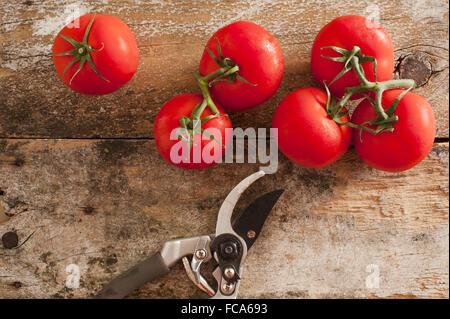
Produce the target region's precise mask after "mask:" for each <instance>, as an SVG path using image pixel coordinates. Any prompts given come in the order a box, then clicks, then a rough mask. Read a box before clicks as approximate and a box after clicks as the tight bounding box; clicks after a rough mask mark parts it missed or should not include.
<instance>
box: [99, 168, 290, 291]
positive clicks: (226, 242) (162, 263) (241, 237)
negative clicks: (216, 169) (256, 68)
mask: <svg viewBox="0 0 450 319" xmlns="http://www.w3.org/2000/svg"><path fill="white" fill-rule="evenodd" d="M264 175H265V173H264V171H258V172H256V173H254V174H252V175H250V176H248V177H247V178H245V179H244V180H242V181H241V182H240V183H239V184H238V185H236V187H234V188H233V190H232V191H231V192H230V193H229V194H228V196H227V197H226V198H225V200H224V202H223V203H222V206H221V207H220V210H219V214H218V217H217V225H216V233H215V234H212V235H203V236H198V237H190V238H180V239H174V240H170V241H167V242H166V243H165V244H164V246H163V248H162V250H161V251H160V252H157V253H156V254H154V255H153V256H151V257H150V258H148V259H146V260H144V261H142V262H140V263H139V264H137V265H136V266H134V267H132V268H131V269H129V270H127V271H126V272H125V273H123V274H121V275H119V276H118V277H116V278H115V279H113V280H112V281H111V282H110V283H109V284H107V285H106V286H105V287H104V288H103V289H102V290H101V292H100V293H99V294H98V295H97V296H96V298H100V299H116V298H123V297H125V296H126V295H128V294H129V293H130V292H132V291H133V290H135V289H137V288H138V287H139V286H141V285H142V284H144V283H146V282H148V281H151V280H154V279H156V278H158V277H161V276H164V275H165V274H167V273H168V272H169V271H170V267H172V266H173V265H174V264H175V263H177V262H178V261H179V260H180V259H182V261H183V265H184V267H185V269H186V272H187V275H188V277H189V279H190V280H192V282H193V283H194V284H195V285H196V286H197V287H198V288H200V289H201V290H203V291H204V292H206V293H207V294H208V295H209V296H210V297H211V298H236V296H237V293H238V289H239V284H240V280H241V275H242V270H243V266H242V265H243V263H244V261H245V258H246V256H247V252H248V250H249V249H250V248H251V247H252V245H253V243H254V242H255V241H256V239H257V238H258V235H259V233H260V232H261V229H262V227H263V225H264V222H265V221H266V218H267V216H268V215H269V213H270V211H271V210H272V208H273V206H274V205H275V204H276V202H277V201H278V198H279V197H280V196H281V194H282V193H283V190H276V191H272V192H269V193H266V194H264V195H262V196H260V197H258V198H257V199H255V200H254V201H253V202H252V203H251V204H250V205H249V206H248V207H247V208H246V209H245V210H243V211H242V213H241V214H239V215H238V216H237V217H236V218H235V219H234V222H233V223H232V222H231V217H232V215H233V211H234V208H235V206H236V203H237V202H238V200H239V198H240V196H241V195H242V193H243V192H244V191H245V190H246V189H247V188H248V187H249V186H250V185H251V184H252V183H253V182H255V181H256V180H258V179H259V178H261V177H262V176H264ZM189 256H192V259H191V260H190V261H189V259H188V257H189ZM212 258H214V259H215V260H216V262H217V264H218V265H217V267H216V268H215V270H214V271H213V272H212V275H213V277H214V278H215V279H216V281H217V284H218V285H217V290H215V289H213V288H212V287H211V286H210V285H209V283H208V282H207V281H206V279H205V278H204V277H203V276H202V274H201V273H200V268H201V265H202V264H203V263H206V262H208V261H209V260H211V259H212Z"/></svg>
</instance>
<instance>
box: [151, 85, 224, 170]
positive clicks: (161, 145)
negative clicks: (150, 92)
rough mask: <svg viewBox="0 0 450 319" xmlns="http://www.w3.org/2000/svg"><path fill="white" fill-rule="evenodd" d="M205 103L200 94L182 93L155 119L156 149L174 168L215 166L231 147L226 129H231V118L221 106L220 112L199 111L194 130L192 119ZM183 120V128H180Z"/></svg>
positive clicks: (167, 103) (166, 105)
mask: <svg viewBox="0 0 450 319" xmlns="http://www.w3.org/2000/svg"><path fill="white" fill-rule="evenodd" d="M202 102H203V96H202V95H200V94H190V93H186V94H180V95H177V96H175V97H173V98H172V99H170V100H169V101H167V102H166V103H165V104H164V105H163V107H162V108H161V110H160V111H159V112H158V114H157V116H156V119H155V122H154V136H155V141H156V146H157V148H158V151H159V153H160V154H161V156H162V157H163V158H164V159H165V160H166V161H167V162H168V163H170V164H172V165H174V166H177V167H181V168H185V169H202V168H206V167H210V166H213V165H214V164H216V162H218V161H220V160H221V158H222V156H223V155H225V151H226V149H227V146H228V145H227V143H228V140H227V139H226V132H225V130H226V129H227V128H231V121H230V118H229V117H228V116H227V115H226V113H225V111H224V110H223V109H222V108H221V107H220V106H218V105H216V108H217V109H216V111H217V113H214V112H212V110H211V109H210V108H204V110H203V111H202V112H201V113H200V112H198V113H199V114H198V119H199V123H198V126H197V129H195V127H194V125H195V122H194V121H195V120H193V121H192V122H191V120H190V118H191V115H192V113H195V112H196V111H199V107H198V106H199V105H202ZM200 111H201V110H200ZM196 116H197V115H195V117H196ZM202 119H203V120H202ZM180 120H181V121H182V122H183V123H184V124H185V126H184V127H180ZM205 153H206V154H205Z"/></svg>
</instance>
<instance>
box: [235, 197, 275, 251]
mask: <svg viewBox="0 0 450 319" xmlns="http://www.w3.org/2000/svg"><path fill="white" fill-rule="evenodd" d="M283 192H284V190H283V189H278V190H275V191H272V192H269V193H266V194H264V195H262V196H260V197H258V198H257V199H255V200H254V201H253V202H252V203H251V204H250V205H248V206H247V208H246V209H245V210H243V211H242V213H241V214H239V216H237V217H236V219H235V221H234V223H233V226H232V227H233V230H234V231H235V232H236V233H237V234H238V235H239V236H240V237H241V238H242V239H244V241H245V243H246V244H247V249H250V247H251V246H252V245H253V243H254V242H255V241H256V239H257V238H258V236H259V233H260V232H261V229H262V228H263V226H264V223H265V221H266V219H267V217H268V216H269V214H270V212H271V211H272V208H273V207H274V206H275V204H276V203H277V201H278V199H279V198H280V196H281V194H283Z"/></svg>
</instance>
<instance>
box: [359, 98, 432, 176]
mask: <svg viewBox="0 0 450 319" xmlns="http://www.w3.org/2000/svg"><path fill="white" fill-rule="evenodd" d="M403 91H404V90H401V89H397V90H389V91H385V92H384V93H383V98H382V105H383V108H384V109H387V108H388V107H389V105H391V104H392V102H394V101H395V99H396V98H397V97H398V96H399V95H400V94H401V93H402V92H403ZM394 115H397V116H398V118H399V119H398V121H397V122H395V123H394V124H393V127H394V131H393V132H382V133H379V134H377V135H373V134H371V133H369V132H366V131H363V132H362V135H361V139H362V142H361V141H360V138H359V130H354V132H353V144H354V145H355V150H356V152H357V153H358V155H359V156H360V157H361V159H362V160H363V161H364V162H366V163H367V164H368V165H370V166H372V167H374V168H376V169H379V170H383V171H388V172H400V171H404V170H407V169H410V168H412V167H413V166H415V165H417V164H418V163H420V162H421V161H422V160H423V159H424V158H425V157H426V156H427V155H428V153H429V152H430V150H431V147H432V146H433V142H434V137H435V132H436V123H435V118H434V112H433V109H432V108H431V106H430V104H429V103H428V102H427V100H425V98H423V97H422V96H420V95H418V94H415V93H411V92H408V93H406V94H405V95H404V96H403V97H402V99H401V100H400V102H399V104H398V106H397V108H396V109H395V112H394ZM375 117H376V113H375V110H374V108H373V106H372V105H371V104H370V102H369V101H368V100H363V101H362V102H361V103H360V104H359V105H358V106H357V107H356V109H355V111H354V112H353V115H352V122H353V123H354V124H357V125H360V124H362V123H365V122H367V121H370V120H372V119H373V118H375ZM369 127H370V128H372V129H375V127H373V126H369Z"/></svg>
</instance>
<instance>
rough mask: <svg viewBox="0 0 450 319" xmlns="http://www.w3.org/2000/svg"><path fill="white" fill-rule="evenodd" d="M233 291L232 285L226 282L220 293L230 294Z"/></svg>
mask: <svg viewBox="0 0 450 319" xmlns="http://www.w3.org/2000/svg"><path fill="white" fill-rule="evenodd" d="M233 290H234V284H232V283H231V282H227V283H225V284H223V285H222V292H223V293H224V294H227V295H228V294H231V293H232V292H233Z"/></svg>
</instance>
